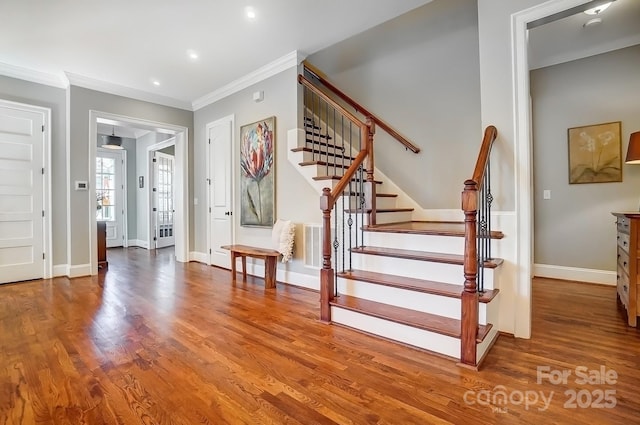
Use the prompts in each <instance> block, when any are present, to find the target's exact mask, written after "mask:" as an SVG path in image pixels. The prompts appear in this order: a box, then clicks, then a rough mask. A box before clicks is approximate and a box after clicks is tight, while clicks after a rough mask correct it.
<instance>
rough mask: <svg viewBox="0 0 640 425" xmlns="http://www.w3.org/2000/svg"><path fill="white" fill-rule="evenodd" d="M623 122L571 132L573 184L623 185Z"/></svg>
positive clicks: (570, 169) (575, 129) (571, 180)
mask: <svg viewBox="0 0 640 425" xmlns="http://www.w3.org/2000/svg"><path fill="white" fill-rule="evenodd" d="M620 127H621V123H620V121H616V122H608V123H604V124H594V125H587V126H583V127H574V128H570V129H569V183H570V184H574V183H606V182H621V181H622V143H621V142H620Z"/></svg>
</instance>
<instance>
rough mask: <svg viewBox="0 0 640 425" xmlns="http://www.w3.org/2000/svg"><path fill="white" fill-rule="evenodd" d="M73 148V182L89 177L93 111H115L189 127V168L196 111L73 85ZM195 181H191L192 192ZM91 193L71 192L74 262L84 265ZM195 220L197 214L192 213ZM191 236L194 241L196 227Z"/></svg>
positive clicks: (72, 255) (71, 260)
mask: <svg viewBox="0 0 640 425" xmlns="http://www.w3.org/2000/svg"><path fill="white" fill-rule="evenodd" d="M70 96H71V97H70V122H71V126H70V129H71V130H70V139H71V141H70V143H71V145H70V148H71V149H70V150H71V164H72V166H71V167H70V178H71V182H73V181H75V180H89V181H91V178H89V176H88V173H89V166H88V164H87V158H88V155H89V150H88V146H89V143H95V142H94V141H89V140H88V139H89V138H90V135H89V111H90V110H97V111H101V112H108V113H113V114H119V115H124V116H128V117H133V118H140V119H146V120H150V121H156V122H162V123H167V124H173V125H180V126H184V127H187V128H188V129H189V154H190V155H189V169H190V170H191V169H192V168H191V167H192V164H193V156H192V152H193V112H191V111H185V110H182V109H176V108H171V107H167V106H162V105H157V104H153V103H148V102H143V101H139V100H135V99H130V98H126V97H122V96H116V95H111V94H106V93H102V92H98V91H94V90H90V89H86V88H82V87H77V86H71V87H70ZM192 187H193V186H192V181H191V180H190V182H189V188H190V189H189V193H191V188H192ZM88 196H89V195H88V192H77V191H73V190H72V191H71V199H70V204H71V209H70V211H69V214H70V215H71V223H73V224H74V225H73V227H72V229H71V258H70V260H69V263H70V264H71V265H84V264H89V263H90V258H89V252H90V251H89V211H88V208H89V200H88V198H87V197H88ZM190 221H191V222H192V223H193V216H190ZM189 230H190V237H191V240H193V232H194V229H193V226H191V228H190V229H189Z"/></svg>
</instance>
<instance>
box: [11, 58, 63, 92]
mask: <svg viewBox="0 0 640 425" xmlns="http://www.w3.org/2000/svg"><path fill="white" fill-rule="evenodd" d="M0 75H4V76H7V77H11V78H17V79H19V80H25V81H31V82H32V83H38V84H44V85H45V86H51V87H57V88H61V89H66V88H67V87H69V81H68V80H67V77H66V76H65V75H64V74H62V75H56V74H49V73H47V72H42V71H37V70H35V69H31V68H24V67H21V66H16V65H10V64H8V63H4V62H0Z"/></svg>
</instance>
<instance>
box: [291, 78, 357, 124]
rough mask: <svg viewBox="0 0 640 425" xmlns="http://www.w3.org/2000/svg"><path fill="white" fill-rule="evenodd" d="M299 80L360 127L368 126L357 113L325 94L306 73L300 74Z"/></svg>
mask: <svg viewBox="0 0 640 425" xmlns="http://www.w3.org/2000/svg"><path fill="white" fill-rule="evenodd" d="M298 82H299V83H300V84H302V85H303V86H305V87H306V88H308V89H309V90H311V91H312V92H313V93H315V94H316V95H317V96H319V97H320V98H322V100H324V101H325V102H327V103H328V104H329V105H331V106H332V107H333V108H335V110H336V111H338V112H340V113H341V114H342V115H344V116H345V117H347V118H348V119H349V121H351V122H353V123H354V124H356V125H357V126H358V127H360V128H362V127H363V126H364V127H366V124H365V123H363V122H362V121H360V119H359V118H358V117H356V116H355V115H353V114H352V113H351V112H349V111H348V110H346V109H345V108H344V107H343V106H342V105H340V104H339V103H337V102H336V101H335V100H333V99H331V98H330V97H329V96H327V95H326V94H325V92H323V91H322V90H320V89H319V88H318V87H316V86H315V85H314V84H313V83H312V82H311V81H309V79H308V78H307V77H305V76H304V75H300V74H298Z"/></svg>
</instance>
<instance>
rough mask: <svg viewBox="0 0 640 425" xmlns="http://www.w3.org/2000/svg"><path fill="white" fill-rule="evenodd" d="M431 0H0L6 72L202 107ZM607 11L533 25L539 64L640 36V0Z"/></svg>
mask: <svg viewBox="0 0 640 425" xmlns="http://www.w3.org/2000/svg"><path fill="white" fill-rule="evenodd" d="M430 1H431V0H376V1H371V0H323V1H317V0H247V1H246V2H238V1H237V0H188V1H187V2H185V1H180V0H135V1H131V0H110V1H98V0H82V1H78V0H55V1H52V0H1V1H0V16H2V17H4V18H5V19H3V22H2V25H0V74H5V75H10V76H16V75H30V76H32V77H34V78H35V80H34V81H49V82H50V83H51V84H53V85H56V82H57V83H58V84H59V85H60V86H66V85H67V84H68V82H69V81H71V82H72V83H73V84H76V85H80V86H84V87H90V88H95V89H99V90H102V91H105V92H111V93H116V94H123V95H130V97H135V98H139V99H143V100H149V101H153V102H156V103H160V104H165V105H170V106H176V107H179V108H183V109H188V110H192V109H194V106H196V108H197V105H198V104H202V101H203V99H205V100H206V99H208V96H210V95H211V94H212V93H216V92H220V91H222V92H224V88H225V87H228V86H232V85H233V84H234V82H237V81H239V80H241V79H242V78H245V77H246V76H247V75H250V73H252V72H255V71H256V70H258V69H260V68H261V67H268V66H269V65H270V64H273V63H275V61H278V60H279V59H281V58H284V57H287V55H289V56H291V54H292V53H293V54H294V55H295V52H299V53H300V54H302V55H303V56H304V55H308V54H312V53H315V52H316V51H318V50H321V49H322V48H324V47H327V46H330V45H332V44H335V43H337V42H338V41H341V40H343V39H346V38H349V37H351V36H353V35H355V34H357V33H360V32H362V31H364V30H366V29H368V28H371V27H373V26H375V25H377V24H380V23H382V22H384V21H387V20H390V19H392V18H394V17H396V16H399V15H401V14H403V13H405V12H408V11H410V10H412V9H414V8H416V7H419V6H421V5H424V4H426V3H429V2H430ZM441 1H445V0H441ZM505 1H506V0H505ZM249 6H250V7H252V8H253V10H254V11H255V13H256V18H255V19H254V20H251V19H248V18H247V16H246V13H245V12H246V8H247V7H249ZM7 17H10V19H6V18H7ZM600 17H601V18H602V20H603V22H602V23H601V24H600V25H596V26H591V27H588V28H584V27H583V24H584V22H586V20H587V19H588V18H589V17H587V15H585V14H583V13H578V14H576V15H573V16H569V17H566V18H564V19H559V20H557V21H554V22H552V23H548V24H545V25H542V26H539V27H537V28H535V29H532V30H531V31H530V51H529V56H530V64H531V68H532V69H535V68H539V67H542V66H549V65H553V64H556V63H561V62H565V61H568V60H574V59H578V58H580V57H584V56H589V55H592V54H598V53H603V52H605V51H608V50H613V49H617V48H621V47H626V46H629V45H633V44H638V43H640V25H639V24H638V22H640V0H617V1H615V2H614V3H613V4H612V5H611V7H610V8H609V9H608V10H606V11H605V12H603V13H602V15H601V16H600ZM192 52H195V53H197V54H198V58H197V59H192V58H190V56H189V53H192ZM153 81H158V83H159V85H157V86H156V85H154V84H153ZM112 124H116V125H117V123H112Z"/></svg>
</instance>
